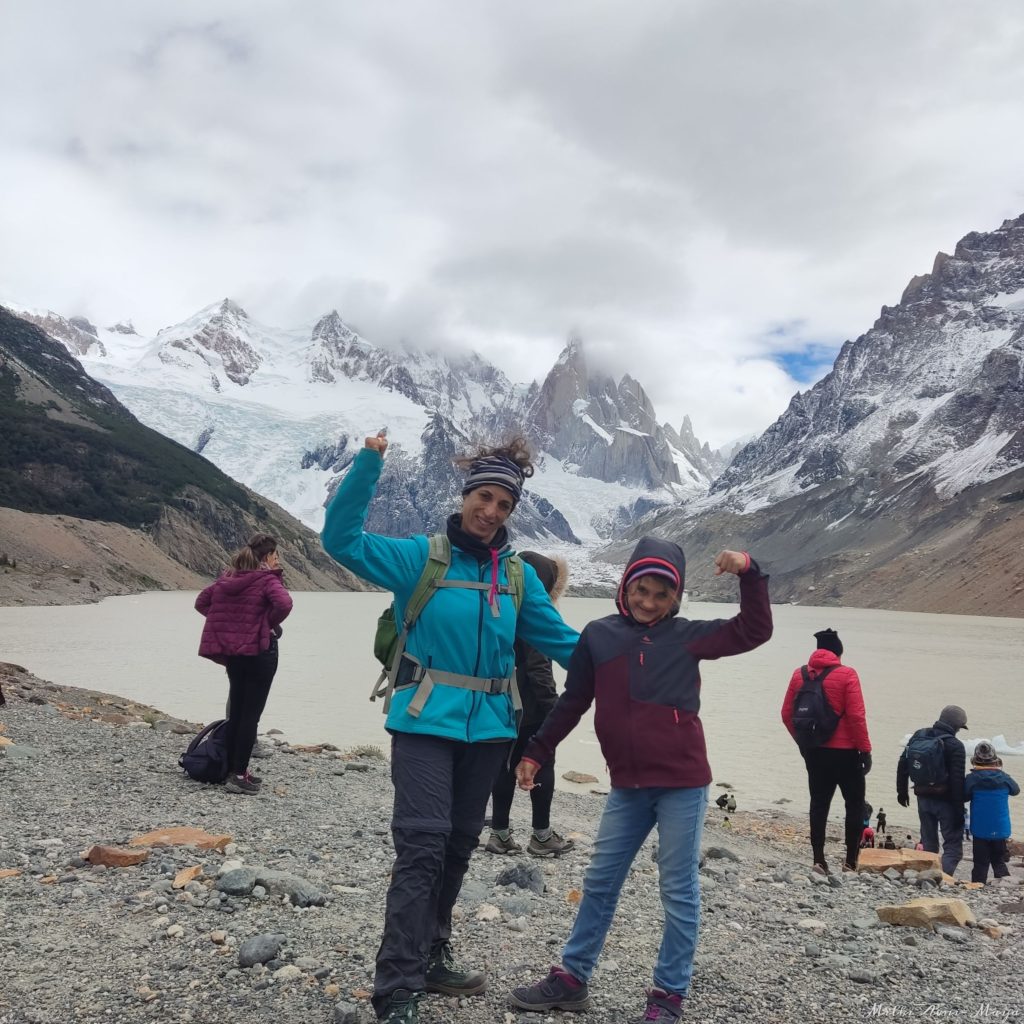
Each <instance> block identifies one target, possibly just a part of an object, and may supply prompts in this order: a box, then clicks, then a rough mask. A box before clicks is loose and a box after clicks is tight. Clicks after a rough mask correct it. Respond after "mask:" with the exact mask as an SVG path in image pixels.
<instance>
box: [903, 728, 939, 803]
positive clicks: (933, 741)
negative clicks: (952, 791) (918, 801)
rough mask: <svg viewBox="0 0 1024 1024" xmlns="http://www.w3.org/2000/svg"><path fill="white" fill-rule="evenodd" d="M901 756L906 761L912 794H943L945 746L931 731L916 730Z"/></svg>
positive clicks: (936, 734)
mask: <svg viewBox="0 0 1024 1024" xmlns="http://www.w3.org/2000/svg"><path fill="white" fill-rule="evenodd" d="M903 756H904V757H905V758H906V759H907V773H908V774H909V776H910V781H911V782H912V783H913V784H914V792H915V793H920V794H922V795H923V796H928V795H935V794H939V793H945V792H946V790H947V789H948V783H949V772H948V771H947V769H946V744H945V743H943V741H942V736H941V735H940V734H939V733H937V732H935V731H934V730H933V729H918V730H917V732H915V733H914V735H913V736H911V737H910V742H909V743H908V744H907V749H906V750H905V751H904V754H903Z"/></svg>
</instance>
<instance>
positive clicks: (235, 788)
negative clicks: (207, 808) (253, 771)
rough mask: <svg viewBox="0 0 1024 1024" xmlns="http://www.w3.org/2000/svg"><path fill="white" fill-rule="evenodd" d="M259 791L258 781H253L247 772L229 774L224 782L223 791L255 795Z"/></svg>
mask: <svg viewBox="0 0 1024 1024" xmlns="http://www.w3.org/2000/svg"><path fill="white" fill-rule="evenodd" d="M259 791H260V786H259V783H258V782H254V781H253V779H252V776H251V775H250V774H249V773H248V772H246V773H245V774H244V775H229V776H228V778H227V781H226V782H225V783H224V792H225V793H244V794H245V795H246V796H255V795H256V794H257V793H258V792H259Z"/></svg>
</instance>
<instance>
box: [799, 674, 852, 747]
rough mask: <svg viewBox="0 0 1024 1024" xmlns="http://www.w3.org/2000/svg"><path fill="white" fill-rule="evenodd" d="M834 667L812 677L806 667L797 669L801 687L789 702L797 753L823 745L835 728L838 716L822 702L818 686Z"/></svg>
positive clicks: (823, 698)
mask: <svg viewBox="0 0 1024 1024" xmlns="http://www.w3.org/2000/svg"><path fill="white" fill-rule="evenodd" d="M836 667H837V666H835V665H829V666H828V667H827V668H824V669H822V670H821V672H819V673H818V675H816V676H812V675H811V673H810V671H809V670H808V668H807V666H806V665H801V666H800V674H801V676H803V680H804V684H803V686H801V687H800V689H799V690H798V691H797V694H796V699H795V700H794V702H793V733H794V735H795V737H796V742H797V746H798V747H799V748H800V749H801V750H813V749H814V748H815V747H820V746H821V745H822V743H827V742H828V741H829V740H830V739H831V738H832V734H833V733H834V732H835V731H836V727H837V726H838V725H839V719H840V718H842V717H843V716H842V715H839V714H837V713H836V711H835V710H834V709H833V707H832V705H831V704H829V702H828V701H827V700H826V699H825V691H824V689H823V687H822V685H821V684H822V683H823V682H824V681H825V677H826V676H827V675H828V674H829V673H830V672H831V671H832V670H833V669H834V668H836Z"/></svg>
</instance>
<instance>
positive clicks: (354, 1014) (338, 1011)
mask: <svg viewBox="0 0 1024 1024" xmlns="http://www.w3.org/2000/svg"><path fill="white" fill-rule="evenodd" d="M331 987H332V986H331V985H327V986H326V987H325V988H324V994H325V995H331V996H334V995H337V993H336V992H330V993H329V992H328V991H327V989H329V988H331ZM333 987H335V988H336V987H337V986H333ZM362 1020H363V1015H362V1013H361V1011H360V1010H359V1007H358V1006H354V1005H353V1004H352V1003H335V1004H334V1014H333V1016H332V1017H331V1024H361V1022H362Z"/></svg>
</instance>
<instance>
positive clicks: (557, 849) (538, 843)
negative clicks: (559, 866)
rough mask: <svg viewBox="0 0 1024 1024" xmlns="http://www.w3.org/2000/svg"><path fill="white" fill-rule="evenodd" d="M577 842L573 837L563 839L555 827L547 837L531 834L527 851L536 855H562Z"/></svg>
mask: <svg viewBox="0 0 1024 1024" xmlns="http://www.w3.org/2000/svg"><path fill="white" fill-rule="evenodd" d="M575 845H576V843H575V842H574V841H573V840H572V839H563V838H562V837H561V836H560V835H559V834H558V833H557V832H556V831H555V830H554V829H552V830H551V835H549V836H548V837H547V839H538V838H537V834H536V833H534V834H533V835H532V836H530V844H529V846H527V847H526V852H527V853H529V854H531V855H532V856H534V857H561V856H562V854H563V853H568V852H569V851H570V850H571V849H573V847H575Z"/></svg>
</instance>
